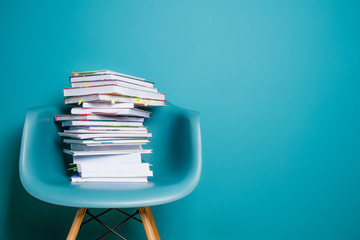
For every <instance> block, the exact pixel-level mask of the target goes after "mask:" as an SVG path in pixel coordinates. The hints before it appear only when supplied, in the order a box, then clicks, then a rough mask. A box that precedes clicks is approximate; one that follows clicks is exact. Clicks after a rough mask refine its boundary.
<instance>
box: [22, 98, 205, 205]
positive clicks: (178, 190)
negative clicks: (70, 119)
mask: <svg viewBox="0 0 360 240" xmlns="http://www.w3.org/2000/svg"><path fill="white" fill-rule="evenodd" d="M150 111H151V112H152V114H151V118H150V119H146V121H145V122H144V125H145V126H148V128H149V132H151V133H152V134H153V137H152V138H150V141H151V142H150V143H149V144H148V145H146V146H144V148H148V149H153V153H152V154H143V159H144V160H145V161H147V162H149V163H151V164H152V170H153V172H154V177H150V178H149V182H148V183H71V182H70V178H69V176H68V173H67V171H66V165H65V162H66V161H65V159H66V155H65V154H64V153H63V152H62V150H63V147H64V146H63V143H62V138H61V137H59V136H58V134H57V132H59V131H60V128H59V125H58V124H56V123H55V122H54V117H55V115H59V114H68V113H69V108H68V107H63V106H61V105H52V106H44V107H38V108H33V109H30V110H29V111H28V112H27V114H26V118H25V124H24V130H23V138H22V146H21V153H20V168H19V169H20V178H21V182H22V184H23V186H24V187H25V189H26V190H27V191H28V192H29V193H30V194H31V195H33V196H34V197H36V198H38V199H40V200H42V201H45V202H49V203H52V204H57V205H62V206H70V207H83V208H132V207H140V206H154V205H160V204H165V203H169V202H172V201H175V200H178V199H180V198H182V197H185V196H186V195H188V194H189V193H191V192H192V191H193V190H194V188H195V187H196V185H197V183H198V181H199V178H200V173H201V140H200V126H199V114H198V113H196V112H193V111H189V110H186V109H182V108H179V107H177V106H175V105H173V104H171V103H167V107H153V108H151V109H150Z"/></svg>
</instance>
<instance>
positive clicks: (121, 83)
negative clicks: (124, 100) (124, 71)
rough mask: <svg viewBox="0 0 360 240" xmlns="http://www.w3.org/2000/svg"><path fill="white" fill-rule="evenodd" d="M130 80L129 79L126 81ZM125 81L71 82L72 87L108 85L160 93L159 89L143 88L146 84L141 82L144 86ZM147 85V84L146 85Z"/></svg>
mask: <svg viewBox="0 0 360 240" xmlns="http://www.w3.org/2000/svg"><path fill="white" fill-rule="evenodd" d="M126 80H128V79H126ZM126 80H125V81H123V80H96V81H86V82H85V81H81V82H71V87H91V86H98V85H108V84H115V85H118V86H121V87H127V88H133V89H137V90H141V91H145V92H158V90H157V88H153V87H145V86H143V83H144V82H141V83H142V85H138V84H133V83H128V82H127V81H126ZM145 85H146V84H145Z"/></svg>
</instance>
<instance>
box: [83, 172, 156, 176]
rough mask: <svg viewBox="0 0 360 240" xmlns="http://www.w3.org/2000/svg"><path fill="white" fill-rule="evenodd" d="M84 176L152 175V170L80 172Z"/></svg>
mask: <svg viewBox="0 0 360 240" xmlns="http://www.w3.org/2000/svg"><path fill="white" fill-rule="evenodd" d="M78 173H79V175H80V177H82V178H94V177H109V178H111V177H118V178H121V177H152V176H153V172H152V171H124V172H111V171H104V172H78Z"/></svg>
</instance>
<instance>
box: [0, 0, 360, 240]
mask: <svg viewBox="0 0 360 240" xmlns="http://www.w3.org/2000/svg"><path fill="white" fill-rule="evenodd" d="M359 12H360V4H359V2H358V1H265V0H258V1H235V0H234V1H190V0H185V1H165V0H164V1H1V3H0V33H1V38H0V55H1V64H0V70H1V94H0V100H1V102H2V109H1V123H0V126H1V136H2V137H1V138H0V156H1V167H0V189H1V196H0V212H1V214H0V239H64V238H65V236H66V234H67V231H68V230H69V228H70V225H71V222H72V219H73V217H74V215H75V209H73V208H65V207H60V206H54V205H50V204H47V203H43V202H41V201H38V200H36V199H34V198H33V197H31V196H29V195H28V194H27V193H26V192H25V190H24V189H23V188H22V186H21V184H20V181H19V176H18V155H19V148H20V139H21V131H22V124H23V119H24V114H25V110H26V109H27V108H29V107H33V106H39V105H47V104H53V103H61V102H62V101H63V100H62V99H63V96H62V88H64V87H69V85H70V84H69V82H68V76H69V75H70V73H71V71H83V70H94V69H110V70H114V71H118V72H123V73H127V74H132V75H136V76H139V77H145V78H147V79H148V80H150V81H153V82H155V83H156V86H157V87H158V88H159V90H160V91H162V92H165V93H167V99H168V100H169V101H171V102H173V103H175V104H178V105H180V106H183V107H186V108H190V109H194V110H197V111H199V112H201V130H202V144H203V147H202V150H203V171H202V178H201V180H200V183H199V185H198V187H197V189H196V190H195V191H194V192H193V193H192V194H191V195H189V196H188V197H186V198H184V199H182V200H180V201H177V202H174V203H171V204H168V205H163V206H157V207H154V208H153V213H154V217H155V220H156V222H157V225H158V229H159V231H160V234H161V236H162V238H163V239H359V238H360V228H359V224H360V191H359V190H360V189H359V188H360V182H359V180H360V174H359V167H360V162H359V160H360V147H359V142H360V127H359V123H360V121H359V120H360V114H359V104H360V97H359V90H360V81H359V80H360V79H359V75H360V74H359V67H360V48H359V46H360V45H359V44H360V28H359V23H360V15H359ZM115 217H116V216H115V215H110V216H109V217H108V218H109V219H108V220H111V221H112V220H115ZM50 220H52V221H50ZM109 224H110V225H116V223H115V222H114V223H112V224H111V223H109ZM89 226H90V225H89ZM122 230H123V233H124V235H125V236H126V237H129V239H144V238H145V234H144V233H143V228H142V226H141V225H140V224H138V223H137V222H132V223H130V224H128V225H126V226H125V227H123V228H122ZM96 232H97V233H98V234H96V235H94V236H97V235H101V234H102V232H103V230H102V229H101V228H99V229H98V228H97V227H96V224H94V225H91V227H84V229H83V230H82V231H81V232H80V235H79V239H89V238H90V237H91V236H93V235H92V234H95V233H96ZM109 239H111V238H109Z"/></svg>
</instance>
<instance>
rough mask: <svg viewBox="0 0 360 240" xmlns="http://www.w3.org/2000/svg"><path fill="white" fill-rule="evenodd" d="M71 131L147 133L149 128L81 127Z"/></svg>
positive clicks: (73, 128) (71, 128) (72, 128)
mask: <svg viewBox="0 0 360 240" xmlns="http://www.w3.org/2000/svg"><path fill="white" fill-rule="evenodd" d="M70 130H94V131H147V130H148V129H147V127H121V126H120V127H93V126H79V127H70Z"/></svg>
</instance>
